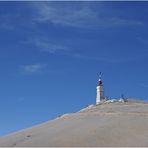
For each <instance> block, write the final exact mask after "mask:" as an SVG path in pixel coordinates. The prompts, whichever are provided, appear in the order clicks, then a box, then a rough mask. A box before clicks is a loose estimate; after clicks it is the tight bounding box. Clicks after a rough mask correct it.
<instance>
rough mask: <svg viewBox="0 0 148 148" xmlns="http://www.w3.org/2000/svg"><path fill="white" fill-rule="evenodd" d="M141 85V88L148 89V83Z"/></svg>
mask: <svg viewBox="0 0 148 148" xmlns="http://www.w3.org/2000/svg"><path fill="white" fill-rule="evenodd" d="M139 85H140V86H141V87H144V88H148V84H146V83H140V84H139Z"/></svg>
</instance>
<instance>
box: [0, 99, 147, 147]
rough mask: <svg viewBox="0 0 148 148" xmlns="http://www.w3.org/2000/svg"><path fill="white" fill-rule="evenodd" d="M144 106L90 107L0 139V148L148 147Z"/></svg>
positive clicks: (133, 103) (131, 103) (138, 103)
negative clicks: (49, 147) (17, 147)
mask: <svg viewBox="0 0 148 148" xmlns="http://www.w3.org/2000/svg"><path fill="white" fill-rule="evenodd" d="M147 137H148V103H144V102H141V101H135V100H133V101H128V102H124V103H123V102H114V103H102V104H98V105H91V106H88V107H87V108H84V109H82V110H80V111H79V112H77V113H70V114H65V115H63V116H61V117H58V118H56V119H54V120H51V121H48V122H45V123H43V124H40V125H37V126H34V127H31V128H28V129H25V130H22V131H19V132H16V133H13V134H10V135H8V136H5V137H1V138H0V146H20V147H21V146H25V147H27V146H30V147H37V146H41V147H43V146H54V147H58V146H62V147H67V146H69V147H73V146H75V147H85V146H96V147H99V146H101V147H102V146H112V147H114V146H124V147H125V146H129V147H132V146H141V147H142V146H148V139H147Z"/></svg>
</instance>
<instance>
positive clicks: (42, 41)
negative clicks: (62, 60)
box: [22, 37, 70, 54]
mask: <svg viewBox="0 0 148 148" xmlns="http://www.w3.org/2000/svg"><path fill="white" fill-rule="evenodd" d="M22 43H23V44H27V45H28V44H30V45H32V46H34V47H35V48H36V49H38V50H39V51H41V52H48V53H50V54H55V53H57V52H68V51H69V50H70V49H69V48H68V47H67V46H65V45H61V44H59V43H56V41H54V42H51V41H50V40H49V39H48V37H42V38H41V37H38V38H37V37H36V38H33V39H28V41H23V42H22Z"/></svg>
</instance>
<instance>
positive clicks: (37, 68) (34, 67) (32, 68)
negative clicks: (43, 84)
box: [21, 64, 47, 73]
mask: <svg viewBox="0 0 148 148" xmlns="http://www.w3.org/2000/svg"><path fill="white" fill-rule="evenodd" d="M46 66H47V65H46V64H31V65H24V66H22V67H21V68H22V69H23V71H24V72H26V73H36V72H41V71H42V70H43V69H44V68H45V67H46Z"/></svg>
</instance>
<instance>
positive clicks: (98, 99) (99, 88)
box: [96, 72, 105, 104]
mask: <svg viewBox="0 0 148 148" xmlns="http://www.w3.org/2000/svg"><path fill="white" fill-rule="evenodd" d="M102 100H105V97H104V89H103V82H102V80H101V72H100V75H99V82H98V86H97V97H96V104H99V103H100V102H101V101H102Z"/></svg>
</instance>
